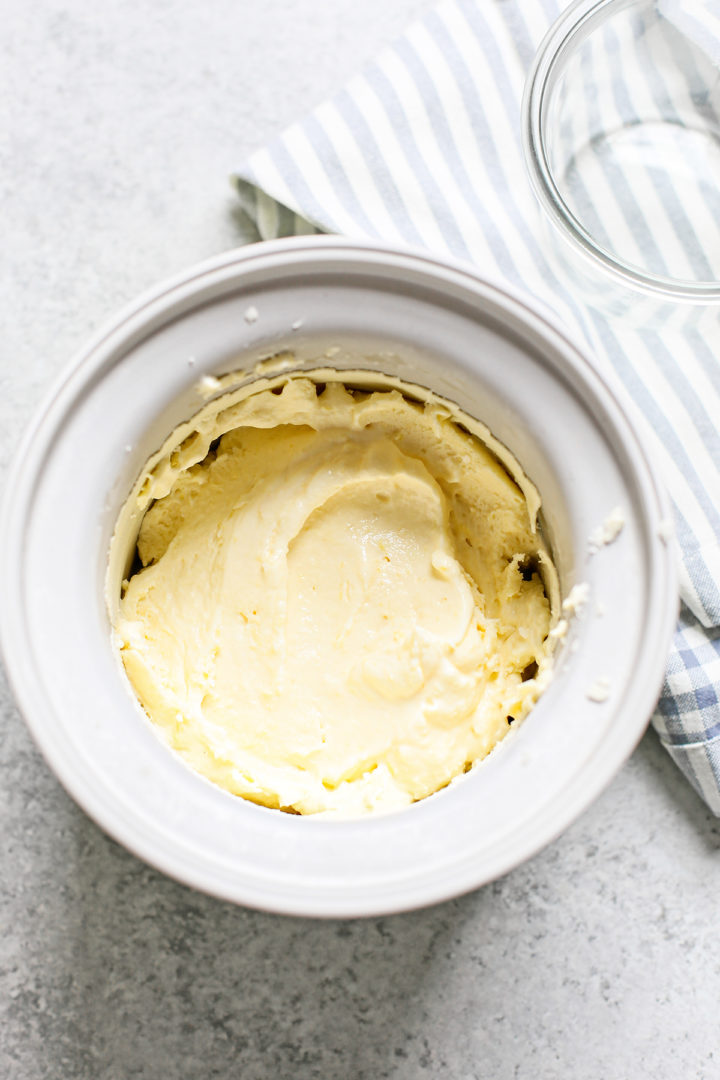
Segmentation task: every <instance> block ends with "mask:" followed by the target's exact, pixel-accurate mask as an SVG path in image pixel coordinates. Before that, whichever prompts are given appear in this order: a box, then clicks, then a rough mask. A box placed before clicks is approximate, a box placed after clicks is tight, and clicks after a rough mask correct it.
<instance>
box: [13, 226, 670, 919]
mask: <svg viewBox="0 0 720 1080" xmlns="http://www.w3.org/2000/svg"><path fill="white" fill-rule="evenodd" d="M250 307H254V308H256V309H257V313H258V318H257V319H256V320H255V321H248V320H247V319H246V318H245V315H246V313H247V311H248V308H250ZM251 314H252V313H251ZM283 349H292V350H293V351H294V352H295V355H296V358H297V367H298V368H299V369H304V370H308V369H310V368H312V367H318V366H322V364H323V363H325V364H327V362H328V360H327V356H326V354H327V351H328V349H329V350H330V357H331V363H332V365H333V366H334V367H337V368H339V369H343V368H352V367H355V368H357V367H363V368H366V369H369V370H376V371H382V372H386V373H391V374H395V375H398V376H401V377H402V378H404V379H406V380H407V381H409V382H414V383H418V384H421V385H423V386H427V387H430V388H431V389H432V390H434V391H436V392H437V393H439V394H441V395H444V396H445V397H448V398H450V399H452V400H454V401H456V402H457V403H458V404H459V405H461V406H462V408H464V409H465V410H466V411H467V412H469V413H470V414H472V415H473V416H476V417H477V418H479V419H480V420H483V421H485V422H486V423H487V424H488V426H489V427H490V428H491V429H492V431H493V432H494V434H495V435H496V436H497V437H498V438H499V439H500V440H501V441H502V442H503V443H505V445H506V446H507V447H508V448H509V449H510V450H511V451H512V453H513V454H515V456H516V457H517V458H518V459H519V461H520V463H521V464H522V465H523V467H524V468H525V470H526V472H527V473H528V474H529V476H530V478H531V479H532V480H534V482H535V483H536V485H537V486H538V488H539V489H540V492H541V494H542V497H543V500H544V527H545V530H546V533H547V535H548V537H549V540H550V542H551V544H552V547H553V550H554V553H555V558H556V562H557V565H558V569H559V572H560V576H561V583H562V587H563V590H564V591H565V592H567V591H568V589H569V588H570V587H571V586H572V585H573V584H574V583H577V582H587V583H588V584H589V586H590V590H591V596H590V600H589V602H588V604H587V605H586V606H585V609H584V610H583V612H582V613H581V614H580V616H579V617H577V618H576V619H575V620H573V622H572V624H571V628H570V633H569V635H568V638H567V640H566V642H565V643H564V646H563V648H562V649H561V652H560V655H559V665H558V672H557V676H556V678H555V680H554V682H553V683H552V685H551V687H550V688H549V689H548V691H547V692H546V693H545V695H544V696H543V697H542V699H541V700H540V702H539V703H538V705H537V706H536V708H535V709H534V710H533V712H532V713H531V714H530V716H529V717H528V719H527V721H526V722H525V723H524V724H523V725H522V727H521V728H520V729H519V730H518V731H513V732H512V733H511V734H510V735H509V736H508V737H507V738H506V739H505V741H504V742H503V744H501V746H500V747H499V748H498V749H497V750H496V751H495V752H493V753H492V754H491V755H490V757H489V758H488V759H487V760H486V761H485V762H483V763H482V764H481V765H480V766H478V767H476V768H475V769H473V770H472V771H471V772H470V773H469V774H467V775H466V776H465V777H463V778H462V779H461V780H460V781H459V782H457V783H454V784H452V785H450V786H449V787H448V788H446V789H445V790H443V791H441V792H439V793H438V794H436V795H434V796H432V797H430V798H428V799H425V800H423V801H422V802H420V803H417V804H415V805H413V806H412V807H409V808H408V809H406V810H403V811H401V812H396V813H392V814H388V815H384V816H376V817H368V818H364V819H358V820H352V821H323V820H318V819H313V818H312V817H297V816H290V815H285V814H282V813H280V812H278V811H273V810H268V809H265V808H263V807H259V806H255V805H253V804H251V803H249V802H246V801H243V800H241V799H238V798H235V797H233V796H231V795H229V794H227V793H226V792H224V791H221V790H220V789H218V788H215V787H214V786H213V785H212V784H210V783H209V782H207V781H206V780H204V779H203V778H202V777H200V776H198V775H196V774H195V773H193V772H192V771H191V770H189V769H188V768H187V767H186V765H185V764H183V762H182V761H181V760H180V759H179V758H178V757H176V756H175V755H174V754H173V753H172V752H171V751H169V750H168V749H167V748H166V747H165V746H164V744H163V743H162V742H161V741H160V739H159V738H158V737H157V736H156V734H155V732H154V730H153V729H152V726H151V725H150V723H149V721H148V720H147V718H146V717H145V715H144V713H143V711H142V709H141V708H140V706H139V705H138V704H137V702H136V701H135V699H134V696H133V694H132V693H131V691H130V689H129V686H128V684H127V681H126V679H125V676H124V673H123V671H122V668H121V665H120V664H119V662H118V659H117V656H116V655H115V653H114V651H113V648H112V644H111V633H110V625H109V620H108V615H107V610H106V604H105V599H104V582H105V577H106V570H107V559H108V549H109V545H110V539H111V536H112V533H113V528H114V524H115V521H116V519H117V516H118V512H119V510H120V508H121V506H122V504H123V501H124V499H125V498H126V496H127V494H128V492H129V490H130V487H131V485H132V483H133V481H134V480H135V478H136V476H137V475H138V472H139V470H140V469H141V467H142V465H143V463H144V462H145V460H146V459H147V458H148V457H149V455H150V454H151V453H152V452H153V451H154V450H156V449H157V448H158V447H159V445H160V444H161V443H162V442H163V441H164V439H165V438H166V437H167V436H168V434H169V433H170V431H171V430H172V429H173V428H174V427H175V426H176V425H177V424H178V423H179V422H181V421H183V420H186V419H188V418H189V417H190V416H191V415H192V414H193V413H194V412H196V411H197V410H198V409H199V408H200V407H201V405H202V404H203V401H202V399H201V398H200V397H199V396H198V393H197V389H196V387H197V382H198V379H199V378H200V377H201V376H202V375H203V374H215V375H218V374H223V373H226V372H230V371H235V370H238V369H243V370H248V371H251V369H252V366H253V363H254V362H256V361H257V360H259V359H261V358H263V357H267V356H268V355H271V354H273V353H276V352H278V351H281V350H283ZM336 349H337V350H339V351H335V350H336ZM319 361H320V364H319ZM248 377H253V376H252V375H250V376H248ZM616 507H620V508H621V509H622V513H623V516H624V521H625V524H624V528H623V529H622V532H621V533H620V535H619V536H618V538H617V539H616V540H615V542H614V543H612V544H609V545H607V546H606V547H603V548H602V549H601V550H600V551H598V552H597V553H595V554H591V553H590V547H589V543H588V540H589V537H590V535H591V533H592V532H593V531H594V530H596V529H597V528H598V527H599V526H601V525H602V523H603V521H604V520H605V519H606V518H607V516H608V514H609V513H610V512H611V511H613V510H614V509H615V508H616ZM669 514H670V510H669V507H668V504H667V500H666V497H665V495H664V494H663V491H662V488H661V485H660V484H659V483H658V481H657V478H656V476H655V473H654V472H653V469H652V467H651V465H650V463H649V461H648V458H647V455H646V452H645V449H644V448H643V446H642V445H641V443H640V442H639V440H638V438H637V435H636V433H635V431H634V428H633V424H632V421H631V419H630V418H629V416H628V413H627V412H626V406H625V403H624V401H622V400H620V397H619V396H618V393H617V391H616V390H614V389H611V388H609V387H608V385H606V383H605V382H604V381H603V380H602V379H601V378H600V377H599V376H598V374H597V373H596V372H595V370H594V369H593V367H592V365H591V363H590V362H589V361H588V360H587V359H586V358H585V357H584V356H583V354H582V352H581V351H580V350H579V349H578V347H577V346H576V345H575V344H574V343H573V342H572V341H571V340H569V339H568V337H567V336H566V335H565V334H564V333H563V331H562V329H561V327H560V326H558V325H557V323H556V322H555V321H554V320H553V319H552V318H551V317H550V316H549V315H547V314H543V313H541V312H539V311H538V310H535V309H534V308H533V307H532V306H530V305H529V304H528V303H527V301H526V300H525V299H523V298H522V297H520V296H518V295H515V294H514V293H512V292H511V291H509V290H508V289H507V288H505V287H501V286H498V285H493V284H489V283H487V282H484V281H482V280H481V279H480V278H478V277H477V276H476V275H475V274H473V273H472V272H471V271H470V270H469V269H466V268H464V267H462V266H459V265H451V264H447V263H444V262H441V261H439V260H436V259H434V258H432V257H430V256H427V255H423V254H422V253H412V252H404V251H397V250H394V249H391V248H386V247H383V246H380V245H370V244H363V243H357V242H350V241H346V240H342V239H338V238H320V237H312V238H302V239H293V240H289V241H278V242H273V243H270V244H261V245H256V246H253V247H249V248H245V249H242V250H240V251H237V252H230V253H228V254H226V255H223V256H221V257H219V258H216V259H214V260H212V261H211V262H208V263H205V264H203V265H202V266H199V267H197V268H195V269H193V270H191V271H190V272H189V273H187V274H185V275H184V276H182V277H181V278H178V279H176V280H174V281H172V282H170V283H168V284H166V285H165V286H162V287H161V288H159V289H157V290H156V291H155V292H153V293H151V294H150V295H148V296H145V297H143V298H142V299H140V300H139V301H138V302H137V303H136V304H134V305H133V306H132V307H130V308H129V309H127V310H126V311H125V312H124V313H122V315H121V316H120V317H119V318H118V319H117V321H116V322H115V323H114V324H113V325H111V326H110V327H108V328H107V329H106V330H105V331H104V332H103V333H101V334H100V335H99V336H98V337H97V338H96V340H95V341H94V342H93V343H92V344H91V345H90V346H89V347H88V348H87V349H86V350H85V351H84V352H83V353H82V354H81V355H80V356H79V357H78V358H77V359H76V360H75V362H74V363H73V364H72V366H71V367H70V368H69V370H68V371H67V373H66V375H65V377H64V378H63V379H62V381H61V382H60V383H59V384H58V386H57V387H56V388H55V390H54V392H53V394H52V395H51V396H50V397H49V398H48V400H47V402H46V404H45V405H44V407H43V408H42V409H41V410H40V412H39V414H38V416H37V417H36V419H35V422H34V424H33V425H32V428H31V430H30V431H29V432H28V433H27V435H26V437H25V439H24V441H23V443H22V446H21V447H20V448H19V451H18V455H17V459H16V462H15V465H14V469H13V471H12V473H11V475H10V477H9V480H8V490H7V494H6V498H5V503H4V508H3V514H2V523H1V533H0V535H1V536H2V552H1V553H0V554H1V559H0V573H1V574H2V581H1V585H0V589H1V595H2V598H3V601H2V611H1V613H0V641H1V643H2V649H3V653H4V656H5V661H6V666H7V669H8V672H9V675H10V678H11V681H12V684H13V687H14V690H15V693H16V696H17V699H18V701H19V703H20V706H21V708H22V710H23V713H24V715H25V717H26V719H27V722H28V724H29V726H30V728H31V730H32V732H33V735H34V736H35V738H36V740H37V742H38V744H39V746H40V747H41V749H42V751H43V753H44V754H45V756H46V758H47V760H48V762H49V764H50V765H51V767H52V768H53V769H54V770H55V772H56V773H57V775H58V777H59V778H60V780H61V781H62V783H63V784H64V785H65V787H66V788H67V790H68V791H69V792H70V794H71V795H72V796H73V797H74V798H75V799H76V800H77V801H78V802H79V803H80V805H81V806H83V807H84V808H85V810H86V811H87V812H88V814H90V815H91V816H92V817H93V818H94V819H95V820H96V821H97V822H98V823H99V824H100V825H101V826H102V827H103V828H105V829H106V830H107V831H108V832H109V833H110V834H111V835H112V836H114V837H115V838H116V839H117V840H118V841H120V842H121V843H122V844H125V845H126V846H127V847H128V848H129V849H130V850H131V851H134V852H135V853H136V854H137V855H139V856H140V857H141V858H144V859H146V860H147V861H148V862H150V863H152V864H153V865H154V866H156V867H158V868H159V869H161V870H163V871H165V872H166V873H168V874H170V875H172V876H173V877H175V878H177V879H179V880H181V881H184V882H186V883H187V884H189V885H193V886H195V887H197V888H199V889H203V890H205V891H207V892H210V893H213V894H215V895H217V896H220V897H224V898H226V899H229V900H233V901H236V902H238V903H243V904H247V905H250V906H253V907H258V908H263V909H266V910H271V911H279V912H288V913H296V914H303V915H335V916H349V915H369V914H375V913H381V912H392V911H398V910H403V909H409V908H413V907H418V906H421V905H424V904H428V903H432V902H434V901H438V900H442V899H444V898H447V897H451V896H455V895H457V894H459V893H461V892H463V891H466V890H468V889H471V888H474V887H476V886H478V885H481V884H483V883H484V882H487V881H489V880H491V879H492V878H495V877H497V876H498V875H500V874H503V873H505V872H506V871H507V870H509V869H511V868H512V867H513V866H515V865H517V864H518V863H520V862H521V861H522V860H524V859H526V858H528V857H529V856H530V855H532V854H533V853H534V852H536V851H537V850H538V849H539V848H541V847H542V846H543V845H544V844H546V843H547V842H548V841H549V840H551V839H552V838H553V837H555V836H556V835H557V834H558V833H560V832H561V831H562V830H563V829H564V828H565V827H566V826H567V825H568V824H569V823H570V822H571V821H572V820H573V819H574V818H575V817H576V816H577V815H578V814H579V813H580V812H581V811H582V810H583V809H584V808H585V807H586V806H587V805H588V804H589V803H590V802H591V800H592V799H593V798H594V797H595V796H596V795H597V794H598V793H599V792H600V791H601V789H602V788H603V787H604V786H605V785H606V784H607V783H608V782H609V780H610V779H611V778H612V776H613V775H614V774H615V772H616V771H617V770H618V768H619V767H620V765H621V764H622V763H623V762H624V761H625V759H626V758H627V756H628V755H629V754H630V752H631V751H632V749H633V747H634V746H635V744H636V742H637V740H638V739H639V738H640V736H641V734H642V732H643V730H644V728H645V725H646V723H647V720H648V718H649V715H650V713H651V711H652V707H653V705H654V702H655V700H656V697H657V694H658V692H659V688H660V684H661V679H662V674H663V669H664V661H665V657H666V654H667V649H668V645H669V640H670V636H671V633H672V628H673V625H674V617H675V612H676V605H677V600H676V595H677V592H676V572H675V565H674V556H673V552H672V550H671V549H669V548H668V546H667V543H666V541H665V540H664V539H663V538H662V537H663V536H664V535H665V531H664V523H665V522H666V520H667V519H668V518H669ZM601 611H602V612H604V613H603V614H600V613H599V612H601ZM598 678H607V679H608V685H609V694H608V696H607V699H606V700H605V701H602V702H596V701H592V700H590V699H589V697H588V690H589V688H590V687H591V686H592V684H594V683H595V682H596V680H597V679H598Z"/></svg>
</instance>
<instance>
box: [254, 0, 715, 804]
mask: <svg viewBox="0 0 720 1080" xmlns="http://www.w3.org/2000/svg"><path fill="white" fill-rule="evenodd" d="M665 3H666V4H667V5H669V6H670V7H672V3H673V0H665ZM562 6H563V5H561V4H560V3H558V0H522V3H521V2H520V0H446V2H444V3H442V4H441V5H440V6H439V7H436V8H434V9H432V10H431V11H430V12H429V13H428V14H427V16H425V17H424V18H423V19H422V20H420V21H419V22H417V23H415V24H414V25H413V26H412V27H411V28H410V29H409V30H408V32H407V34H406V35H405V36H404V37H403V38H402V39H401V40H400V41H398V42H397V43H396V44H395V45H394V46H392V47H391V48H389V49H386V50H385V51H384V52H383V53H382V54H381V55H380V56H379V57H378V58H377V60H376V61H375V62H374V63H372V64H371V65H370V66H369V67H368V68H367V69H366V70H365V71H364V72H362V73H361V74H360V75H358V76H357V77H355V78H354V79H353V80H352V81H351V82H349V83H348V84H347V86H346V87H345V88H344V89H343V90H342V91H341V92H340V93H339V94H337V95H336V96H335V97H334V98H333V99H332V100H330V101H328V102H326V103H325V104H323V105H321V106H320V107H319V108H318V109H316V110H315V112H314V113H312V115H310V116H309V117H307V118H306V119H305V120H303V121H301V122H299V123H296V124H294V125H293V126H292V127H290V128H289V129H288V130H287V131H285V133H284V134H283V135H282V136H281V137H280V138H278V139H277V140H276V141H275V142H273V143H272V144H271V145H269V146H267V147H265V148H264V149H262V150H260V151H258V152H257V153H256V154H254V155H253V156H252V157H251V158H250V160H249V161H248V162H247V163H246V165H245V166H244V167H243V168H242V169H241V170H240V172H239V175H238V176H237V177H236V178H235V182H236V186H237V190H238V193H239V195H240V198H241V201H242V205H243V207H244V209H245V212H246V213H247V215H248V216H249V217H250V218H251V219H252V221H253V222H254V224H255V227H256V229H257V234H258V238H260V239H271V238H274V237H277V236H288V235H293V234H301V233H308V232H314V231H320V232H336V233H342V234H345V235H347V236H352V237H364V238H378V239H382V240H386V241H396V242H399V243H403V242H404V243H408V244H412V245H416V246H417V245H421V246H424V247H426V248H428V249H430V250H431V251H433V252H434V253H436V254H438V255H447V256H453V257H455V258H460V259H464V260H467V261H469V262H472V263H474V264H475V265H476V266H477V267H478V269H479V270H480V272H481V273H488V274H489V275H491V276H494V277H503V278H505V279H506V280H508V281H509V282H510V283H512V284H513V285H514V286H516V287H520V288H524V289H526V290H529V291H530V292H531V293H533V294H534V296H535V297H538V298H539V299H540V300H542V301H544V302H545V303H547V304H548V305H549V306H551V307H552V308H553V309H554V310H555V311H556V312H557V313H558V314H559V315H560V317H561V318H563V319H564V320H565V321H566V322H568V323H569V324H571V325H572V326H573V327H575V328H579V330H580V331H581V332H582V333H583V334H584V336H585V338H586V340H587V341H588V344H589V346H590V351H591V353H592V354H593V355H594V356H595V357H596V359H597V362H598V363H599V364H600V365H608V364H609V365H610V366H611V367H612V368H613V369H614V372H615V373H616V375H617V376H619V377H620V379H621V380H622V382H623V383H624V384H625V387H626V389H627V391H628V392H629V394H630V395H631V397H632V398H633V399H634V401H635V403H636V405H637V406H638V407H639V411H640V412H641V413H642V414H643V415H644V417H645V418H646V420H647V421H648V422H649V423H648V424H647V427H648V438H649V439H650V441H651V442H652V443H654V447H655V452H656V455H657V458H658V459H659V462H660V466H661V469H662V471H663V474H664V476H665V479H666V482H667V485H668V487H669V490H670V494H671V496H672V498H673V500H674V504H675V510H676V529H677V535H678V540H679V542H680V547H681V549H682V553H683V565H682V570H681V593H682V608H681V614H680V624H679V627H678V631H677V635H676V638H675V643H674V648H673V652H672V655H671V657H670V660H669V666H668V670H667V678H666V681H665V686H664V690H663V694H662V697H661V700H660V703H659V706H658V710H657V712H656V714H655V716H654V717H653V723H654V725H655V727H656V729H657V731H658V732H659V734H660V738H661V739H662V742H663V744H664V745H665V746H666V748H667V749H668V750H669V752H670V754H671V755H672V756H673V758H674V759H675V761H676V762H677V764H678V765H679V766H680V768H681V769H682V770H683V771H684V772H685V774H686V775H687V777H688V778H689V779H690V781H691V782H692V783H693V785H694V786H695V788H696V789H697V790H698V791H699V793H700V794H701V795H702V796H703V798H704V799H705V800H706V802H707V803H708V805H709V806H710V807H711V809H712V810H713V812H714V813H715V814H718V815H719V816H720V703H719V699H718V695H719V694H720V546H719V538H720V432H719V431H718V426H719V423H718V422H719V421H720V329H719V328H718V321H717V316H716V315H715V314H714V313H713V312H708V313H707V315H706V316H703V317H702V318H700V319H699V320H696V321H694V322H693V323H692V324H690V323H688V324H683V323H680V322H678V323H677V325H675V324H673V321H672V320H670V323H665V324H663V325H662V327H660V326H656V327H654V328H653V329H646V330H638V329H633V328H631V327H629V326H623V325H621V324H620V322H619V321H618V320H609V319H606V318H605V317H604V316H602V315H600V314H599V313H598V312H596V311H593V310H591V309H590V308H587V307H586V306H584V305H583V303H582V301H581V300H580V299H579V298H578V297H577V296H575V295H574V294H573V291H572V287H571V286H570V285H569V284H568V282H567V281H562V280H560V279H559V278H558V277H556V273H555V271H554V269H553V265H552V263H551V262H550V260H549V259H548V257H547V249H546V241H545V239H544V234H543V231H542V227H541V222H540V218H539V210H538V208H537V206H536V204H535V201H534V198H533V196H532V193H531V191H530V187H529V182H528V180H527V178H526V173H525V168H524V162H523V157H522V150H521V143H520V102H521V97H522V91H523V85H524V80H525V74H526V72H527V70H528V68H529V66H530V63H531V61H532V58H533V56H534V54H535V51H536V48H537V46H538V44H539V42H540V40H541V38H542V37H543V35H544V33H545V32H546V30H547V29H548V27H549V25H550V23H551V22H552V20H553V19H554V18H555V17H556V15H557V14H558V13H559V12H560V10H561V8H562ZM611 45H612V46H613V47H615V46H614V45H613V43H612V42H608V46H609V47H610V46H611ZM707 56H709V57H711V56H712V53H711V51H708V52H707ZM657 77H658V73H657V71H654V72H648V78H653V79H657ZM693 100H698V98H697V95H694V97H693ZM703 107H705V108H707V107H708V106H707V96H706V98H705V99H704V101H703ZM615 192H616V194H615V195H613V198H616V199H620V198H621V197H622V193H621V191H620V189H619V188H618V187H617V185H616V186H615ZM618 192H620V193H618ZM634 194H635V196H637V192H635V193H634ZM650 194H652V196H653V198H654V199H655V201H656V202H657V200H658V198H660V199H662V198H664V197H665V196H667V198H668V199H669V198H670V197H671V196H672V193H669V192H665V193H663V192H660V194H659V195H658V192H657V191H654V192H651V193H650ZM630 196H631V197H632V196H633V192H632V191H631V192H630ZM675 200H676V202H675V203H673V204H672V207H671V208H670V209H671V210H673V211H674V210H676V209H677V205H676V203H677V197H676V196H675ZM643 206H645V202H644V194H641V196H639V197H637V198H634V199H633V216H632V219H631V220H632V223H633V227H635V228H636V233H637V236H639V238H640V239H639V242H642V237H643V229H644V230H645V232H647V233H648V235H649V236H650V239H651V240H652V242H653V243H654V242H655V239H654V237H653V236H652V231H651V230H649V229H648V228H647V223H646V222H644V221H643ZM616 209H617V207H616ZM619 209H620V210H622V209H623V208H622V207H620V208H619ZM685 209H686V210H692V208H687V207H686V208H685ZM707 209H708V208H707V206H702V207H699V211H702V212H703V213H706V214H707ZM617 217H618V220H620V219H621V218H622V217H623V214H622V213H618V214H617ZM624 219H625V221H626V222H627V220H629V218H628V215H627V214H625V215H624ZM688 220H690V219H688V217H687V215H685V216H684V217H683V224H684V225H686V223H687V221H688ZM711 220H712V218H711ZM714 220H715V228H716V229H717V218H715V219H714ZM690 224H691V225H692V221H691V220H690ZM706 231H707V230H705V232H706ZM700 232H701V235H700V236H698V235H696V233H695V232H694V231H693V230H692V229H687V228H685V230H684V231H683V230H678V229H675V230H674V232H673V241H672V242H673V243H675V244H677V243H678V242H679V243H681V244H683V245H684V253H685V256H686V258H687V259H688V260H693V259H695V260H697V259H702V258H703V257H704V256H703V252H702V249H701V242H702V241H703V230H701V231H700ZM678 238H679V239H678ZM639 422H642V421H639Z"/></svg>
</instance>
